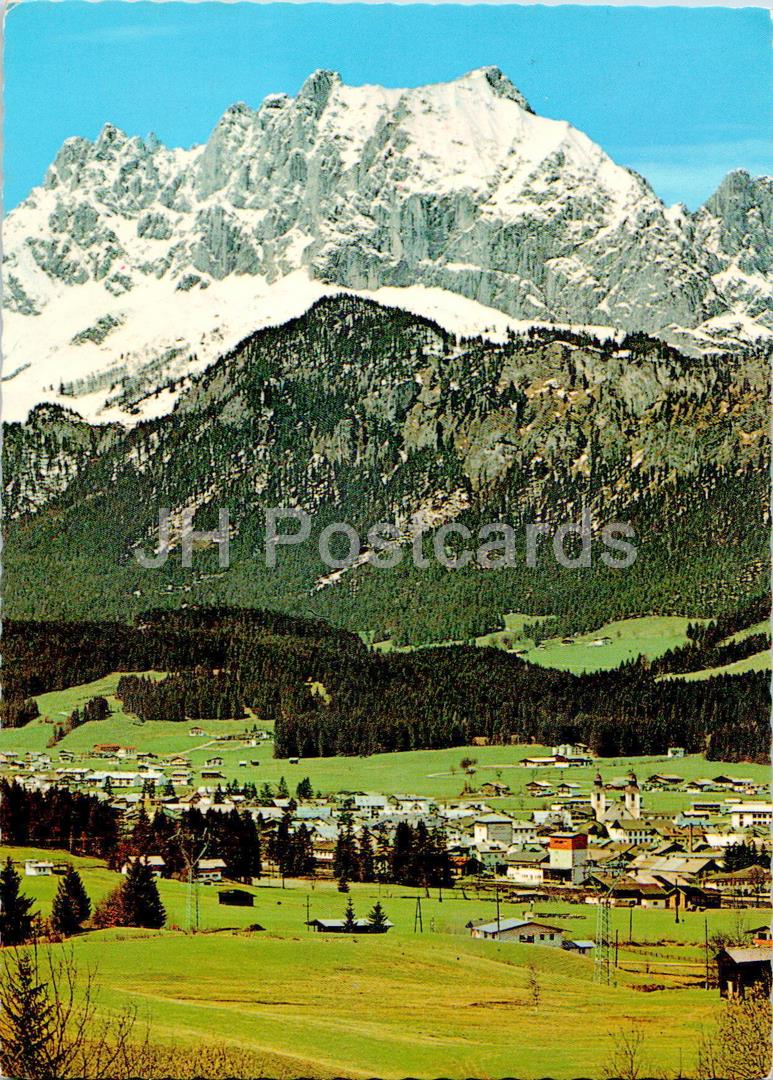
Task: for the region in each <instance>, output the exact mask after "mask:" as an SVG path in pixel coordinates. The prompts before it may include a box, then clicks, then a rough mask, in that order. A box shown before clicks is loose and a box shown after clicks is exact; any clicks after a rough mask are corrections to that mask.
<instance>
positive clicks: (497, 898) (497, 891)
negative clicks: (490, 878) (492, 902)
mask: <svg viewBox="0 0 773 1080" xmlns="http://www.w3.org/2000/svg"><path fill="white" fill-rule="evenodd" d="M494 895H495V896H496V900H497V936H499V933H500V931H501V920H500V918H499V883H496V884H495V885H494Z"/></svg>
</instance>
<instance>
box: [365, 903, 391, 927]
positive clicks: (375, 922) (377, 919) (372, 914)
mask: <svg viewBox="0 0 773 1080" xmlns="http://www.w3.org/2000/svg"><path fill="white" fill-rule="evenodd" d="M387 923H388V920H387V917H386V912H385V911H384V909H383V908H382V906H381V903H380V902H379V901H378V900H377V901H376V903H375V904H374V905H373V908H372V909H371V910H370V911H369V912H368V924H369V926H370V927H371V929H372V930H373V932H374V933H375V934H383V933H384V932H385V931H386V930H387V929H388V926H387Z"/></svg>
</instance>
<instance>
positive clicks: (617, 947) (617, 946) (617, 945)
mask: <svg viewBox="0 0 773 1080" xmlns="http://www.w3.org/2000/svg"><path fill="white" fill-rule="evenodd" d="M619 951H620V931H619V930H615V967H619V966H620V964H619Z"/></svg>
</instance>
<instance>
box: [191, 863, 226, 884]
mask: <svg viewBox="0 0 773 1080" xmlns="http://www.w3.org/2000/svg"><path fill="white" fill-rule="evenodd" d="M225 868H226V865H225V863H224V862H223V860H222V859H199V861H198V863H197V864H196V872H195V875H194V877H195V880H196V881H199V882H201V883H202V884H204V885H209V884H210V883H211V882H213V881H222V880H223V871H224V870H225Z"/></svg>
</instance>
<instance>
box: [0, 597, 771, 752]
mask: <svg viewBox="0 0 773 1080" xmlns="http://www.w3.org/2000/svg"><path fill="white" fill-rule="evenodd" d="M4 649H5V653H4V663H5V675H4V678H5V686H4V692H5V700H4V705H3V707H4V710H5V713H6V722H8V719H10V720H11V721H13V714H12V712H11V710H12V708H13V706H14V704H15V705H16V707H17V708H21V706H23V704H24V702H25V701H27V700H28V699H29V698H30V696H31V695H33V694H38V693H41V692H43V691H45V690H52V689H57V688H62V687H64V686H70V685H74V684H78V683H82V682H87V681H90V680H93V679H96V678H99V677H101V676H103V675H105V674H107V673H109V672H111V671H116V670H118V671H124V672H136V671H150V670H155V671H159V670H161V671H167V672H169V673H170V675H169V676H168V677H167V678H166V679H163V680H161V681H160V682H158V683H154V682H151V681H150V680H142V679H126V678H125V679H122V680H121V682H122V687H121V690H120V692H121V693H122V694H123V695H124V702H125V704H126V706H127V708H132V707H134V709H136V711H137V712H138V714H139V715H140V717H144V718H145V719H158V718H161V717H162V715H164V718H166V719H178V720H183V719H185V718H186V717H187V716H189V715H190V714H186V701H187V700H188V698H187V697H186V695H189V696H190V694H191V689H190V688H191V687H193V688H194V690H193V695H194V696H193V697H192V698H191V700H193V701H194V702H197V709H198V711H199V712H200V711H201V708H200V706H201V705H203V703H204V702H206V708H207V710H210V714H211V715H213V716H225V715H227V714H228V713H229V712H230V713H234V712H235V713H236V714H237V715H238V714H240V712H241V710H243V709H244V708H245V707H249V708H251V709H253V710H254V711H255V713H256V714H257V715H258V716H259V717H262V718H264V719H268V720H273V721H274V724H275V753H276V755H277V756H278V757H290V756H303V757H314V756H323V755H347V754H349V755H351V754H374V753H379V752H385V751H394V750H413V749H426V748H433V747H445V746H455V745H464V744H468V743H469V742H470V741H471V740H472V739H474V738H487V739H489V740H491V741H492V742H535V743H543V744H548V745H551V744H554V743H559V742H565V741H569V740H582V741H584V742H586V743H588V745H590V746H591V747H592V748H593V749H594V750H596V751H597V752H598V753H599V754H602V755H633V754H658V753H663V752H665V750H666V748H667V747H668V746H669V745H673V744H674V743H678V744H680V745H683V746H685V747H686V748H687V749H688V751H690V752H705V753H706V754H707V756H709V757H710V758H714V759H722V760H760V761H762V760H767V756H768V747H769V724H768V717H769V709H770V693H769V685H768V676H767V674H766V673H765V672H757V673H749V674H746V675H743V676H734V677H730V676H723V677H715V678H710V679H706V680H704V681H699V682H683V681H680V680H671V679H663V678H658V677H657V674H658V673H657V671H656V670H653V665H651V664H650V663H649V662H648V661H643V660H639V661H636V662H631V663H627V664H624V665H622V666H621V667H620V668H618V669H616V670H614V671H608V672H598V673H596V674H591V675H573V674H570V673H568V672H561V671H556V670H553V669H550V668H541V667H538V666H536V665H531V664H528V663H526V662H525V661H523V660H520V659H519V658H518V657H516V656H513V655H510V654H508V653H506V652H504V651H502V650H498V649H481V648H476V647H468V646H449V647H440V648H434V649H420V650H416V651H414V652H409V653H389V654H381V653H378V652H374V651H372V650H370V649H368V648H367V647H366V646H365V645H364V644H363V643H362V642H361V640H360V639H359V638H358V637H356V636H355V635H352V634H349V633H347V632H345V631H339V630H335V629H333V628H331V627H330V626H327V625H326V624H324V623H322V622H317V621H314V620H308V619H307V620H296V619H293V618H290V617H288V616H283V615H277V614H275V613H271V612H260V611H228V610H226V609H216V610H207V609H201V610H196V611H193V610H189V611H185V612H178V613H164V612H160V611H155V612H152V613H150V614H149V615H144V616H140V617H139V618H138V620H137V622H136V624H135V625H133V626H129V625H125V624H118V623H58V624H48V623H41V622H26V623H19V622H15V621H13V620H8V621H7V622H6V624H5V628H4ZM320 687H321V688H323V690H324V693H321V692H320ZM167 709H168V712H167V711H166V710H167Z"/></svg>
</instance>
